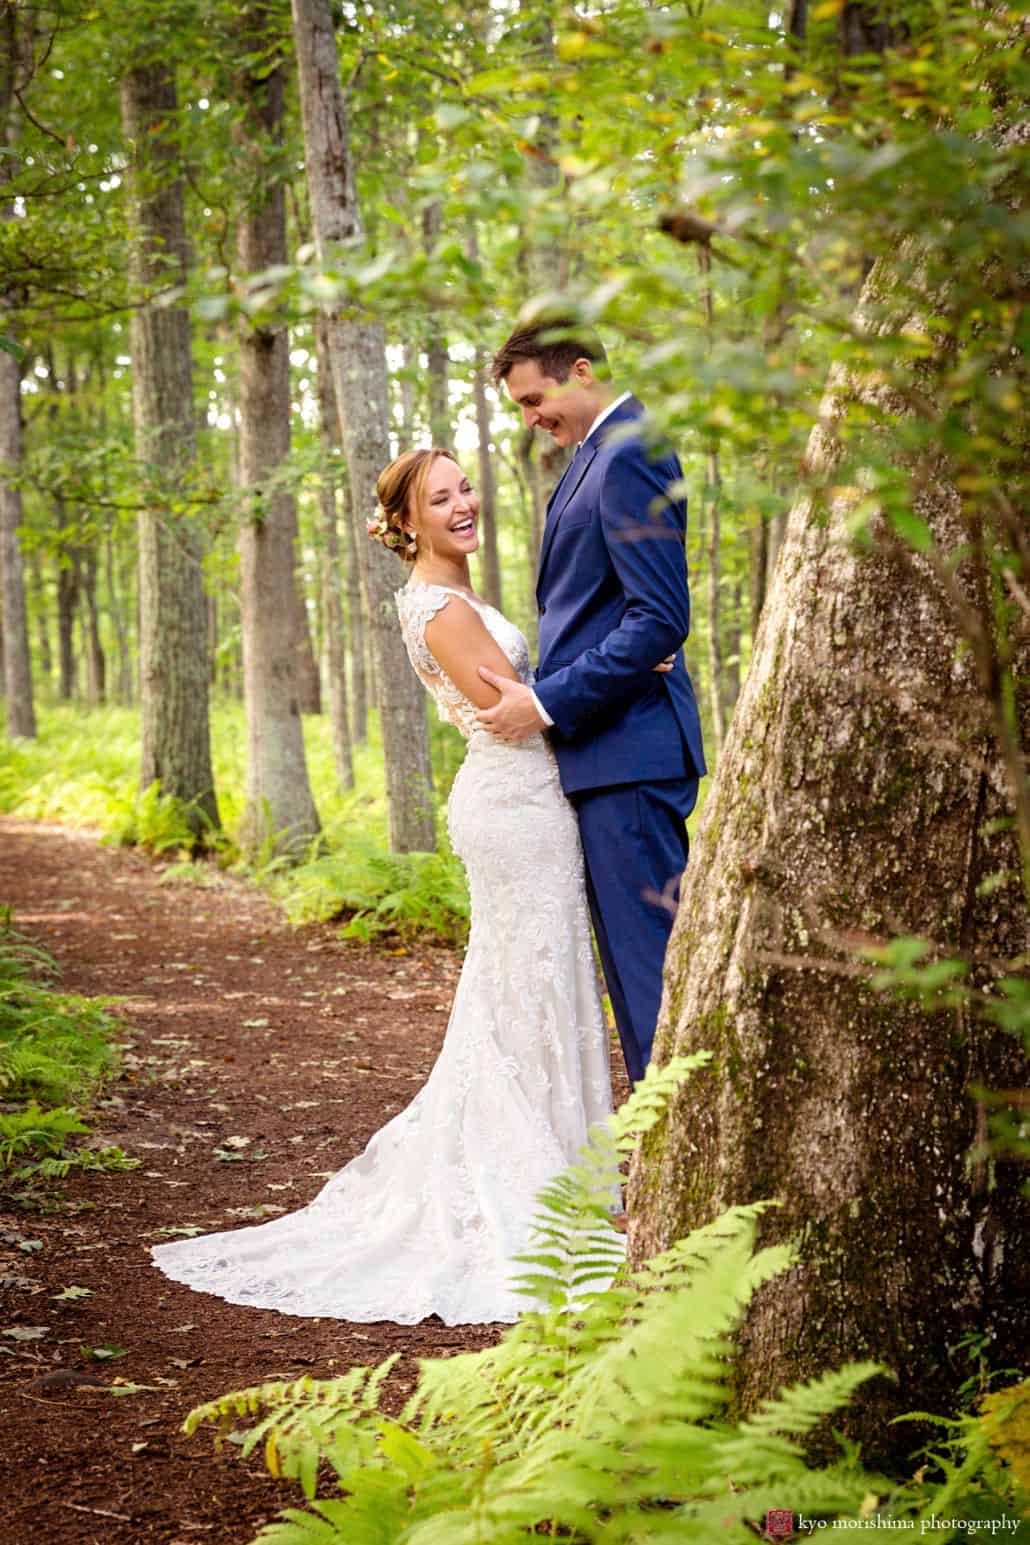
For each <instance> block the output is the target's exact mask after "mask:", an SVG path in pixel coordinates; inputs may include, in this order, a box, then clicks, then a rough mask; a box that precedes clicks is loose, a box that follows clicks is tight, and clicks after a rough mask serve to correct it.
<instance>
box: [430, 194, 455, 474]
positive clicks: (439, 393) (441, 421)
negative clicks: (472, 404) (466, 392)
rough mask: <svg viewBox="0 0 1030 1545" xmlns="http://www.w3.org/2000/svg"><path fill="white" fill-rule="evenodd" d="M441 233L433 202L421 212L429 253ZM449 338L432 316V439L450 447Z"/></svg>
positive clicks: (451, 431)
mask: <svg viewBox="0 0 1030 1545" xmlns="http://www.w3.org/2000/svg"><path fill="white" fill-rule="evenodd" d="M439 234H440V205H439V203H432V204H429V205H427V207H426V208H425V209H424V210H423V211H422V245H423V248H424V250H425V252H426V254H427V255H428V254H430V253H431V252H432V250H433V247H434V245H435V243H436V240H437V237H438V236H439ZM450 363H451V362H450V359H449V358H448V355H447V339H446V337H445V335H444V331H443V326H442V323H441V321H440V318H439V316H436V315H432V314H431V315H430V317H429V333H428V336H427V338H426V372H427V377H428V386H429V438H430V439H431V441H432V443H433V444H434V445H443V446H448V447H450V446H451V443H452V441H453V439H454V425H453V424H452V422H451V410H450V400H449V396H448V390H447V376H448V371H449V370H450Z"/></svg>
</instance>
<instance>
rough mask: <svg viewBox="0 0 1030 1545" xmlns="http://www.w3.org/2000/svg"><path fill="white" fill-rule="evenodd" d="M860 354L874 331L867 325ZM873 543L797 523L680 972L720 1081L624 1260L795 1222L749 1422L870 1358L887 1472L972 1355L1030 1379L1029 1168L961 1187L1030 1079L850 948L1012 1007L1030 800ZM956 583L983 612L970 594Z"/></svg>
mask: <svg viewBox="0 0 1030 1545" xmlns="http://www.w3.org/2000/svg"><path fill="white" fill-rule="evenodd" d="M882 278H883V276H882V275H880V276H875V275H874V278H873V280H871V281H870V285H869V286H867V298H868V300H870V301H871V300H876V301H877V302H879V300H880V299H881V298H882V295H883V293H884V291H883V289H882V288H881V289H879V290H878V289H877V283H878V282H880V281H882ZM857 325H858V326H859V327H861V326H863V325H871V324H866V323H864V322H863V310H862V309H860V311H859V315H858V319H857ZM899 325H900V324H899ZM924 390H925V388H924ZM877 391H878V388H877V387H876V386H875V385H872V384H870V381H869V379H868V378H848V377H847V376H846V375H844V374H843V373H838V372H837V371H835V372H834V374H833V375H832V376H831V381H830V388H829V390H828V393H827V397H826V400H825V402H824V405H823V412H822V415H821V423H820V425H819V426H818V427H817V428H816V429H815V431H814V432H813V434H812V437H811V440H810V443H809V448H808V454H807V457H806V464H807V465H808V466H809V467H811V468H812V469H813V472H814V474H815V476H816V478H817V480H818V481H819V482H820V484H822V485H824V486H825V485H827V484H830V483H832V482H833V481H834V479H833V468H834V467H835V465H836V463H837V461H838V459H839V443H840V437H841V436H842V435H843V434H845V433H846V432H847V427H848V413H849V403H852V402H857V403H858V404H859V409H860V413H861V410H862V409H866V410H867V411H868V412H870V413H871V416H872V417H874V418H876V417H877V416H879V417H881V419H882V418H889V414H890V412H891V411H892V406H891V404H890V403H889V402H887V401H885V399H884V396H883V395H881V396H880V397H877V396H876V393H877ZM894 411H896V408H895V409H894ZM883 432H884V433H889V431H886V430H885V431H883ZM919 499H920V513H921V515H922V516H923V517H924V518H925V519H926V520H927V521H928V523H929V525H930V527H931V529H932V531H933V533H934V537H935V539H936V543H937V546H938V550H939V551H940V552H943V553H951V552H954V551H957V550H958V549H959V547H960V545H961V544H962V543H963V542H964V541H965V535H966V534H965V532H964V530H963V527H962V525H961V524H960V521H959V519H958V510H959V502H958V500H957V498H956V497H955V495H954V493H953V492H952V490H951V489H950V488H949V486H948V485H947V482H946V481H945V478H944V475H943V474H942V473H941V471H940V470H939V469H932V471H931V474H930V475H928V476H927V477H926V478H925V479H924V481H923V485H922V490H921V492H920V495H919ZM851 515H852V509H851V505H850V503H849V499H848V494H847V491H846V490H844V491H842V492H840V493H839V494H837V495H835V496H833V497H832V499H831V501H830V503H829V509H828V512H827V511H826V510H825V508H819V509H817V508H816V500H815V498H814V497H813V496H812V495H811V494H808V493H804V494H802V495H800V496H799V497H798V498H797V499H796V501H795V503H794V505H793V508H792V510H791V513H790V518H789V524H788V528H787V533H786V538H785V542H784V546H783V551H782V553H781V556H780V559H779V563H778V566H777V572H776V577H775V580H774V582H773V584H772V586H771V587H770V592H769V595H768V598H767V600H766V604H765V608H764V611H763V614H762V621H761V625H760V628H759V632H758V637H757V640H756V643H755V650H754V654H753V657H752V662H751V668H750V671H749V673H748V676H747V680H746V682H745V684H744V689H743V692H742V695H741V698H740V701H739V703H738V705H737V710H736V714H735V716H734V721H733V725H732V729H731V732H730V736H729V739H728V741H727V745H726V748H725V751H724V753H723V757H722V759H721V761H720V763H719V767H718V771H717V776H716V781H715V785H714V787H713V789H712V791H711V793H710V794H709V796H708V800H707V803H706V806H705V811H704V816H703V820H702V827H701V832H700V837H699V840H698V842H697V844H696V850H695V852H694V854H693V855H692V857H691V862H690V866H689V868H688V870H687V874H686V879H685V882H684V888H683V896H682V900H681V903H680V907H679V911H678V914H677V920H676V925H675V928H674V931H673V935H672V939H671V941H670V948H669V954H668V959H667V965H666V977H665V995H664V1000H663V1005H662V1013H661V1023H660V1026H659V1033H658V1038H657V1041H656V1051H655V1057H656V1061H659V1062H661V1061H663V1060H664V1059H665V1058H666V1057H667V1056H669V1055H670V1054H671V1053H674V1052H685V1051H689V1050H693V1049H696V1048H700V1047H704V1048H707V1049H710V1050H711V1051H712V1052H713V1053H714V1056H715V1060H714V1062H713V1063H712V1065H711V1068H710V1070H709V1071H708V1072H707V1073H706V1075H705V1076H704V1078H703V1079H701V1080H700V1081H695V1082H692V1083H691V1085H690V1088H689V1091H687V1092H686V1093H685V1095H684V1097H683V1098H682V1099H681V1100H680V1101H678V1102H677V1104H676V1106H675V1108H674V1109H673V1110H672V1112H671V1113H670V1116H669V1119H668V1120H667V1121H666V1122H664V1123H663V1124H662V1126H661V1128H660V1130H657V1129H656V1131H655V1132H654V1133H653V1134H652V1135H651V1137H650V1138H649V1139H648V1140H647V1141H646V1143H645V1144H644V1147H643V1151H642V1153H641V1154H640V1155H639V1156H638V1160H637V1162H636V1163H635V1166H634V1172H633V1177H632V1187H631V1218H632V1224H631V1250H632V1253H633V1255H634V1257H635V1258H637V1259H640V1258H641V1257H643V1256H645V1255H647V1254H650V1253H651V1252H652V1251H655V1250H657V1249H661V1248H663V1247H664V1246H666V1245H668V1244H669V1243H670V1242H671V1241H672V1240H673V1239H676V1238H678V1237H679V1236H680V1235H682V1234H684V1233H685V1232H687V1231H688V1230H689V1229H691V1228H693V1227H695V1226H697V1225H699V1224H702V1223H706V1222H708V1221H710V1220H711V1218H712V1217H713V1216H714V1215H715V1214H717V1213H718V1212H719V1211H721V1210H722V1209H723V1208H725V1207H726V1206H728V1205H730V1204H733V1203H745V1202H749V1201H753V1200H756V1199H758V1198H765V1197H775V1198H778V1199H779V1201H780V1203H781V1206H780V1208H779V1209H777V1210H776V1211H775V1212H773V1213H770V1214H769V1215H768V1216H767V1220H766V1228H765V1233H766V1236H767V1238H768V1239H770V1240H782V1239H785V1238H793V1239H795V1240H796V1242H797V1245H798V1251H799V1260H798V1265H797V1267H796V1268H795V1269H794V1270H793V1271H791V1272H790V1273H788V1274H787V1275H786V1276H782V1277H780V1278H778V1279H777V1280H776V1281H775V1282H772V1283H770V1284H768V1285H767V1286H766V1287H765V1288H763V1289H762V1290H761V1292H760V1293H759V1294H758V1296H757V1298H756V1299H755V1301H754V1303H753V1305H752V1308H751V1311H750V1313H749V1316H748V1319H747V1322H746V1326H745V1330H744V1333H743V1340H742V1347H741V1357H740V1360H739V1365H738V1369H737V1377H738V1381H739V1396H740V1400H741V1402H742V1403H743V1405H744V1406H745V1407H748V1408H750V1407H753V1406H754V1404H755V1403H756V1402H757V1401H759V1400H760V1399H761V1398H762V1397H764V1396H766V1395H768V1394H770V1393H771V1392H772V1391H773V1390H774V1389H777V1388H779V1387H780V1386H781V1385H783V1384H785V1383H788V1382H792V1381H793V1380H796V1379H804V1378H807V1377H808V1376H809V1375H811V1374H814V1373H821V1372H823V1371H825V1370H826V1369H827V1368H831V1367H836V1366H839V1364H841V1363H842V1362H844V1361H846V1360H848V1359H851V1358H856V1357H868V1356H871V1355H874V1356H875V1357H876V1359H877V1360H878V1361H882V1362H884V1363H885V1364H887V1365H888V1366H889V1367H891V1368H892V1369H893V1370H894V1371H895V1372H896V1374H897V1376H898V1384H897V1385H896V1386H888V1385H887V1384H886V1382H883V1381H880V1382H878V1383H876V1384H872V1385H869V1386H867V1387H866V1389H865V1392H864V1393H863V1394H862V1395H860V1396H859V1397H858V1399H857V1401H856V1402H855V1404H854V1406H853V1408H852V1410H851V1411H850V1412H849V1415H848V1417H847V1419H846V1421H845V1422H844V1423H843V1425H844V1426H845V1427H846V1430H847V1431H848V1433H849V1435H850V1436H852V1437H858V1438H859V1439H860V1440H861V1441H862V1443H863V1453H864V1454H865V1455H866V1457H867V1458H869V1459H870V1461H871V1462H872V1463H877V1462H881V1461H882V1460H883V1458H884V1457H885V1450H887V1449H889V1448H890V1447H891V1446H892V1444H893V1445H900V1447H901V1448H902V1449H904V1448H907V1446H908V1440H906V1439H905V1438H904V1437H903V1436H901V1437H900V1438H899V1437H898V1436H897V1435H895V1432H892V1431H891V1429H889V1427H888V1419H889V1418H890V1417H892V1416H894V1415H895V1414H896V1413H897V1412H898V1411H904V1410H911V1409H912V1408H913V1407H919V1408H922V1409H928V1408H929V1409H938V1410H940V1409H942V1408H945V1407H946V1405H947V1402H948V1400H949V1398H950V1395H951V1392H952V1390H953V1385H954V1373H953V1369H952V1363H951V1352H950V1351H949V1349H952V1350H953V1349H954V1347H955V1346H956V1345H957V1344H959V1343H960V1340H961V1337H962V1336H963V1335H965V1334H966V1333H968V1332H970V1331H972V1330H976V1331H977V1332H978V1333H986V1334H988V1335H989V1336H990V1337H991V1340H990V1346H991V1358H992V1362H993V1363H994V1365H995V1366H998V1367H1005V1366H1011V1364H1012V1362H1013V1361H1014V1359H1015V1358H1017V1357H1018V1355H1019V1352H1020V1343H1022V1348H1023V1349H1024V1350H1025V1345H1026V1338H1027V1334H1028V1326H1027V1324H1026V1306H1027V1305H1030V1281H1028V1273H1027V1257H1026V1253H1025V1251H1021V1250H1020V1248H1019V1246H1018V1244H1017V1241H1018V1240H1019V1239H1020V1237H1022V1238H1024V1239H1025V1237H1026V1230H1027V1223H1028V1218H1027V1210H1028V1204H1027V1201H1026V1199H1025V1198H1021V1196H1020V1183H1019V1175H1018V1172H1017V1166H1015V1165H1007V1166H1006V1165H999V1166H998V1168H997V1170H996V1172H995V1174H994V1176H993V1177H992V1184H991V1186H989V1187H988V1186H987V1184H986V1181H985V1175H984V1169H985V1167H984V1166H983V1165H979V1166H977V1165H971V1164H970V1163H969V1162H968V1156H969V1152H970V1149H971V1148H972V1146H973V1144H974V1141H975V1140H976V1138H977V1113H976V1107H975V1104H974V1102H973V1100H972V1099H971V1097H970V1089H971V1088H972V1087H975V1086H987V1087H989V1088H1009V1087H1014V1086H1018V1085H1019V1083H1020V1081H1021V1073H1022V1071H1023V1069H1022V1068H1021V1066H1020V1064H1021V1061H1022V1059H1021V1058H1020V1056H1019V1053H1018V1051H1017V1049H1016V1046H1015V1043H1014V1041H1013V1039H1012V1038H1011V1037H1008V1036H1006V1035H1004V1034H1003V1033H1002V1032H1001V1031H1000V1030H995V1029H994V1028H992V1027H989V1026H987V1025H985V1024H984V1023H983V1022H982V1021H976V1022H973V1023H970V1022H968V1019H967V1016H966V1014H965V1011H954V1012H948V1011H942V1012H937V1013H933V1012H931V1011H930V1010H929V1009H928V1008H927V1007H926V1005H925V1004H924V1003H923V1002H921V1001H918V1000H906V1001H897V1000H888V999H885V998H884V997H883V996H882V995H881V994H879V993H877V992H875V991H873V989H872V987H871V985H870V983H869V979H868V975H867V973H866V972H865V971H864V970H863V969H862V967H861V966H860V965H858V964H857V963H856V961H855V958H854V955H853V953H852V946H853V945H854V942H855V935H854V933H853V932H852V930H854V929H856V928H860V929H861V930H862V934H861V938H862V939H865V940H869V938H870V936H871V935H872V936H874V937H879V938H881V939H882V938H885V937H889V936H892V935H899V934H901V935H909V936H918V937H921V938H925V939H929V940H933V941H935V943H934V950H935V953H936V952H938V951H939V953H940V955H941V956H942V957H944V958H947V957H948V956H949V955H953V954H956V953H957V954H961V955H963V956H965V957H966V958H967V959H970V960H971V961H972V962H973V979H974V981H975V982H976V984H977V985H978V986H979V987H980V988H981V989H982V990H984V991H987V992H990V991H991V989H992V986H993V983H994V981H995V980H996V978H997V976H998V974H999V971H1000V970H1001V969H1003V967H1002V966H999V962H1005V961H1010V960H1013V959H1015V958H1017V957H1019V956H1020V955H1021V954H1023V952H1025V950H1026V948H1027V925H1026V915H1025V910H1024V899H1023V896H1022V894H1021V892H1020V889H1019V887H1018V886H1017V885H1014V884H1012V885H1008V886H1004V887H1002V888H1000V889H993V888H991V887H989V886H986V887H985V886H984V883H983V882H984V881H985V879H986V878H987V877H988V876H989V875H992V874H993V875H997V874H999V873H1005V872H1011V871H1012V870H1013V869H1014V867H1015V865H1016V864H1017V863H1018V858H1017V855H1016V844H1015V841H1014V838H1013V834H1012V830H1011V815H1012V800H1011V790H1010V788H1009V787H1008V786H1007V784H1006V777H1005V768H1004V766H1003V757H1002V755H1001V753H1000V751H999V749H998V743H997V741H995V740H993V739H992V733H991V732H992V724H991V721H990V714H989V712H988V710H987V708H986V707H985V700H984V696H983V690H982V687H981V686H980V685H979V684H978V681H977V673H976V667H975V664H974V662H973V661H972V659H971V658H970V655H969V654H968V653H965V654H963V653H962V652H961V651H960V650H958V649H957V647H956V644H957V637H956V627H955V615H954V612H953V611H952V610H951V606H950V602H949V601H948V600H947V598H946V596H945V594H944V592H943V591H942V590H941V589H939V588H938V584H937V581H936V580H935V578H934V577H933V571H932V570H931V569H930V567H929V566H928V565H926V564H925V563H924V560H923V559H921V558H918V557H915V556H912V558H911V559H910V561H899V559H898V557H897V555H896V553H895V552H893V551H892V550H891V548H890V545H889V543H888V542H886V540H882V541H881V543H880V545H879V546H876V547H874V549H873V550H872V552H859V551H857V550H856V549H855V548H854V547H853V545H852V544H851V541H850V538H849V519H850V517H851ZM878 535H879V536H880V538H883V537H884V532H883V531H882V530H881V531H880V532H879V533H878ZM959 577H960V583H962V584H963V585H966V584H971V579H970V577H969V569H968V566H967V567H966V569H965V570H964V571H960V576H959ZM1028 668H1030V661H1027V660H1024V661H1023V662H1020V670H1021V672H1022V674H1023V678H1024V680H1025V679H1026V673H1027V670H1028ZM1024 708H1025V704H1024ZM1028 729H1030V725H1027V724H1026V723H1025V721H1024V725H1023V730H1024V734H1025V733H1027V730H1028ZM1020 1306H1022V1307H1020Z"/></svg>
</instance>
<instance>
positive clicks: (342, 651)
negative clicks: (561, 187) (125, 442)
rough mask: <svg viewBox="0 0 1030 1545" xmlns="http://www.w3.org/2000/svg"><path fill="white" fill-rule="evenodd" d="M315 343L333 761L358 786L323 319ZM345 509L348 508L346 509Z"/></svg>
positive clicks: (332, 399) (332, 400) (335, 421)
mask: <svg viewBox="0 0 1030 1545" xmlns="http://www.w3.org/2000/svg"><path fill="white" fill-rule="evenodd" d="M315 349H316V352H317V370H318V407H319V414H320V417H321V426H320V427H321V431H322V450H323V453H324V458H325V459H324V465H323V471H322V480H321V486H320V488H319V494H318V497H319V506H320V509H321V514H322V540H323V542H324V544H325V554H324V558H323V563H322V618H323V623H322V626H323V633H324V637H325V649H324V653H325V659H326V675H327V676H328V679H329V717H330V722H331V725H332V732H333V761H334V763H335V766H336V780H337V782H338V783H339V785H340V788H341V789H352V788H353V787H354V757H353V754H352V752H351V739H350V713H349V711H348V703H347V647H346V646H347V638H346V631H345V627H344V621H343V605H342V602H341V598H340V527H339V518H338V514H337V499H336V479H335V477H334V475H333V470H334V467H338V466H339V465H340V464H339V462H338V461H337V462H334V461H333V457H332V452H333V451H334V450H335V449H336V447H337V446H338V445H339V443H340V416H339V414H338V412H337V410H336V395H335V393H334V392H333V375H332V370H331V369H330V366H329V350H328V348H327V346H326V339H325V322H324V319H323V318H321V317H320V318H319V319H318V321H317V322H316V323H315ZM345 513H346V512H345Z"/></svg>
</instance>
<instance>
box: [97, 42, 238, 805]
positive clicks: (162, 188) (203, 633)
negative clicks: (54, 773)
mask: <svg viewBox="0 0 1030 1545" xmlns="http://www.w3.org/2000/svg"><path fill="white" fill-rule="evenodd" d="M121 111H122V128H123V133H124V135H125V139H126V142H127V149H128V154H129V170H128V186H129V193H130V208H131V215H132V227H133V228H132V231H131V246H130V254H129V279H130V283H131V286H132V293H133V299H134V301H135V305H134V309H133V312H132V323H131V333H130V337H131V349H132V392H133V417H134V422H135V432H136V456H137V460H138V463H139V474H140V477H141V479H142V481H143V484H144V492H143V499H144V504H143V508H142V509H141V512H140V517H139V630H140V697H141V704H142V709H143V732H142V761H141V770H140V782H141V786H142V787H143V788H148V787H149V786H150V785H151V784H152V783H154V782H155V781H157V782H159V783H160V784H161V787H162V790H163V791H164V793H166V794H170V795H172V796H174V797H175V798H177V799H180V800H183V801H184V802H186V803H188V804H189V805H190V806H191V808H192V809H193V810H194V811H195V812H196V814H195V816H194V825H195V827H196V829H197V830H198V832H199V830H200V829H201V828H202V826H203V824H204V822H205V821H206V822H209V823H211V824H215V825H216V824H217V822H218V806H217V802H216V800H215V792H214V778H213V775H212V770H211V740H210V731H209V725H208V662H207V603H206V600H205V596H204V580H203V573H202V570H201V540H200V534H199V531H198V528H197V524H196V520H195V518H193V517H191V515H190V514H189V513H188V500H189V493H190V481H191V475H192V473H193V470H194V456H195V426H194V416H193V367H192V356H191V350H190V323H189V315H188V312H187V311H186V309H185V307H184V306H182V305H177V304H172V305H169V304H157V302H158V300H159V299H162V298H165V299H167V297H166V296H163V292H166V291H168V290H169V289H173V288H174V287H176V286H177V285H180V284H182V283H183V282H184V280H185V277H186V268H187V251H188V248H187V239H186V228H185V217H184V209H183V186H182V178H181V173H180V169H179V165H178V148H177V144H176V136H177V131H178V99H177V94H176V88H175V80H174V77H173V75H172V73H171V70H170V68H169V66H168V65H167V64H165V63H164V62H155V61H154V60H153V59H152V58H151V57H150V56H149V55H148V56H146V57H142V56H141V57H140V58H139V59H137V60H132V61H131V62H130V63H129V66H128V68H127V70H126V73H125V75H124V77H123V80H122V87H121Z"/></svg>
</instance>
